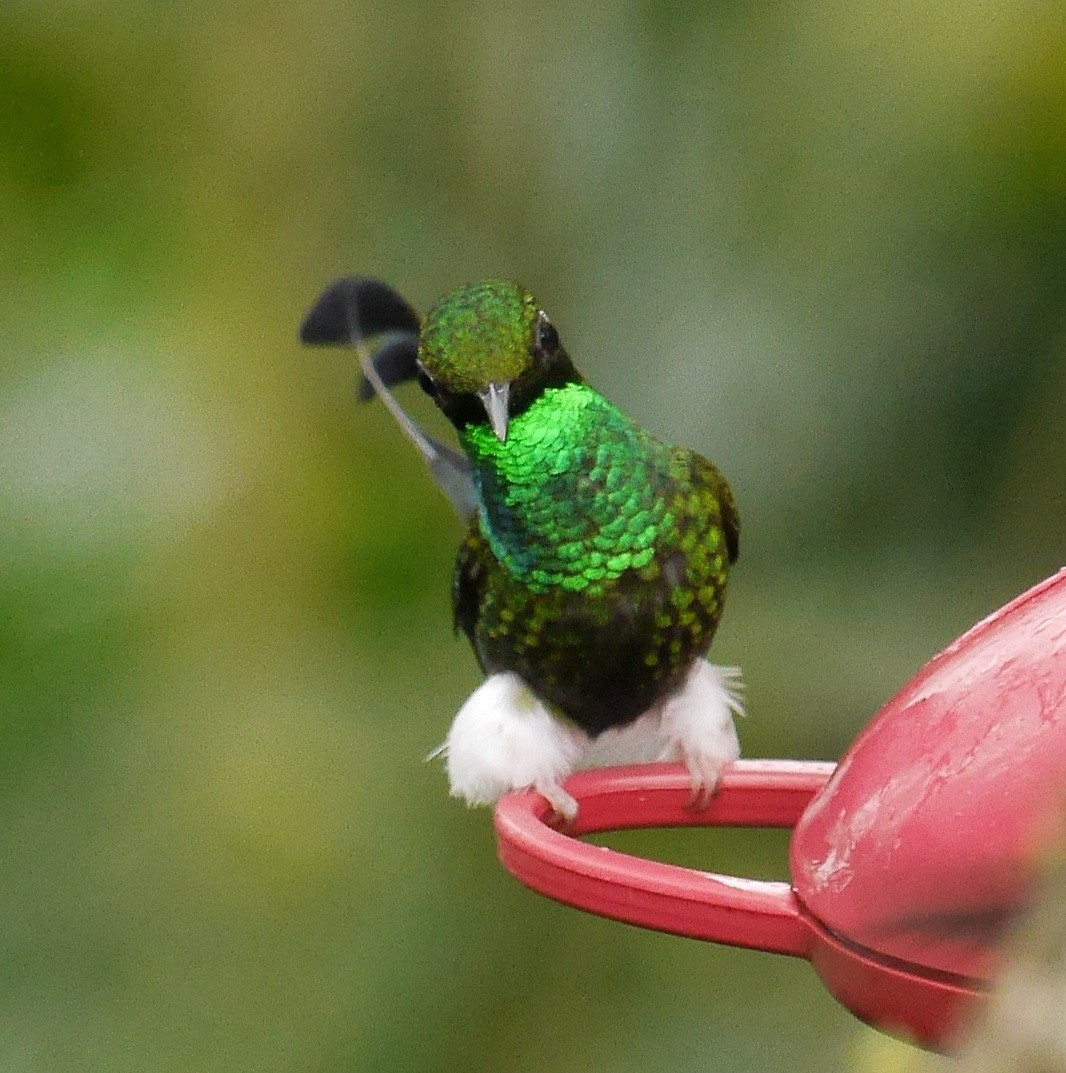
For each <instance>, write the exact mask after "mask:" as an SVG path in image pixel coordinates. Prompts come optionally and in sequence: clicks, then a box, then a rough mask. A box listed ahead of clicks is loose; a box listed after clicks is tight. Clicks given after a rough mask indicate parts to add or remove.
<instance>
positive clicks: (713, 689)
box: [660, 659, 744, 807]
mask: <svg viewBox="0 0 1066 1073" xmlns="http://www.w3.org/2000/svg"><path fill="white" fill-rule="evenodd" d="M742 688H743V686H742V683H741V681H740V669H739V668H738V667H717V666H715V665H714V664H713V663H708V662H707V660H705V659H698V660H696V662H695V663H694V664H693V665H692V669H691V670H690V671H689V674H688V678H687V679H686V680H685V684H684V685H683V686H682V687H681V688H680V689H679V690H678V691H677V692H676V693H675V694H673V696H671V697H667V699H666V700H665V701H663V703H662V709H661V715H660V727H661V730H662V732H663V734H664V735H665V736H666V738H667V739H668V741H669V745H668V746H667V748H666V751H665V752H664V753H663V757H662V758H663V759H664V760H666V759H675V758H677V757H680V758H681V759H682V760H683V761H684V762H685V766H686V767H687V768H688V770H689V773H690V774H691V776H692V796H693V803H694V804H696V805H697V806H699V807H706V805H707V804H708V803H709V801H710V797H711V794H713V793H714V789H715V787H716V786H717V785H718V779H719V778H720V777H721V774H722V768H723V767H725V765H726V764H728V763H730V761H733V760H736V759H737V758H738V757H739V756H740V741H739V740H738V738H737V729H736V727H735V726H734V725H733V715H734V713H735V714H737V715H743V714H744V705H743V702H742V701H741V699H740V692H741V689H742Z"/></svg>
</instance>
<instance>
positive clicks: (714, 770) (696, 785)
mask: <svg viewBox="0 0 1066 1073" xmlns="http://www.w3.org/2000/svg"><path fill="white" fill-rule="evenodd" d="M722 766H723V765H722V761H721V760H720V759H719V758H717V757H708V756H703V757H698V756H691V755H686V756H685V767H687V768H688V773H689V778H690V780H691V784H692V794H691V796H690V797H689V799H688V804H687V805H686V808H688V809H690V810H691V811H692V812H706V811H707V809H709V808H710V807H711V801H712V800H713V799H714V795H715V792H716V791H717V790H718V784H719V782H720V781H721V779H722Z"/></svg>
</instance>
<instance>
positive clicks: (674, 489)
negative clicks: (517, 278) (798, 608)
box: [301, 277, 743, 819]
mask: <svg viewBox="0 0 1066 1073" xmlns="http://www.w3.org/2000/svg"><path fill="white" fill-rule="evenodd" d="M301 339H302V340H303V342H305V343H309V344H336V343H349V344H354V345H356V346H357V347H358V348H359V349H360V352H361V360H362V369H363V381H362V385H361V396H362V397H363V398H364V399H369V398H373V397H374V396H375V395H377V396H379V397H380V398H381V399H382V401H383V402H384V403H385V404H386V405H387V406H388V407H389V409H390V410H391V411H392V413H393V415H394V417H395V418H396V420H397V421H398V422H399V424H400V425H401V427H402V428H403V430H404V432H405V433H406V434H407V436H408V437H409V438H410V439H411V440H412V442H413V443H414V444H415V445H416V446H417V447H418V449H419V450H420V452H421V453H422V455H423V457H424V459H425V461H426V462H427V464H428V465H429V468H430V470H431V472H432V474H433V476H434V477H435V479H436V481H437V483H438V484H439V485H440V487H441V488H442V489H443V490H444V492H445V493H446V494H447V495H448V497H449V498H450V499H451V501H452V503H453V504H454V506H455V508H456V510H457V511H458V513H459V514H460V515H461V516H462V517H463V518H464V519H466V520H467V521H468V523H469V528H468V531H467V533H466V537H465V539H464V540H463V542H462V544H461V546H460V548H459V555H458V560H457V562H456V567H455V574H454V580H453V586H452V604H453V609H454V617H455V627H456V629H457V630H462V632H463V633H465V634H466V636H467V637H468V638H469V640H470V643H471V645H472V646H473V649H474V653H475V655H476V656H477V659H478V662H479V663H480V665H481V667H482V669H483V670H484V672H485V674H486V675H487V677H486V680H485V681H484V683H483V684H482V685H481V686H480V687H479V688H478V689H477V690H475V692H474V693H473V694H472V695H471V696H470V697H469V698H468V700H467V701H466V702H465V703H464V704H463V706H462V707H461V709H460V710H459V713H458V714H457V715H456V717H455V720H454V722H453V723H452V726H451V729H450V731H449V733H448V736H447V739H446V741H445V742H444V744H443V745H442V746H441V747H440V749H439V750H437V752H439V753H443V754H444V755H445V756H446V759H447V768H448V775H449V779H450V783H451V790H452V793H453V795H455V796H458V797H462V798H464V799H465V800H466V801H467V802H468V803H470V804H491V803H494V802H495V801H496V800H498V799H499V798H500V797H501V796H502V795H503V794H505V793H507V792H508V791H510V790H513V789H517V788H520V787H527V786H532V787H535V788H536V789H537V790H539V791H540V792H541V793H542V794H543V795H544V796H545V797H546V798H547V799H548V801H549V802H550V803H551V805H552V806H553V807H554V808H555V810H556V812H558V813H559V814H560V815H561V816H563V817H566V818H569V819H573V817H574V816H575V815H576V813H577V803H576V801H575V800H574V798H573V797H571V796H570V795H569V794H568V793H567V792H566V790H565V789H564V787H563V781H564V780H565V779H566V777H567V776H568V775H569V774H570V773H571V772H572V771H573V770H574V769H575V768H576V767H578V766H582V765H584V766H591V765H593V764H597V763H603V762H608V761H614V760H635V759H654V758H656V757H658V758H660V759H676V758H680V759H681V760H683V761H684V762H685V764H686V765H687V767H688V770H689V773H690V775H691V779H692V784H693V794H694V800H695V801H702V802H706V800H707V799H709V795H710V794H711V793H712V792H713V790H714V788H715V786H716V784H717V782H718V779H719V776H720V774H721V771H722V768H723V766H724V765H725V764H726V763H728V762H729V761H731V760H735V759H736V758H737V757H738V756H739V755H740V748H739V743H738V740H737V735H736V729H735V727H734V722H733V714H734V713H737V714H742V713H743V708H742V704H741V701H740V696H739V691H740V680H739V671H738V670H737V669H736V668H726V667H718V666H715V665H713V664H711V663H709V662H708V661H707V660H706V659H705V658H704V657H705V655H706V653H707V650H708V648H709V646H710V644H711V640H712V638H713V637H714V633H715V629H716V628H717V626H718V622H719V619H720V617H721V614H722V605H723V601H724V598H725V591H726V579H727V575H728V571H729V567H730V566H731V565H732V564H733V563H734V562H735V561H736V558H737V551H738V540H739V535H740V521H739V517H738V514H737V508H736V503H735V501H734V499H733V494H732V492H731V491H730V488H729V485H728V484H727V483H726V481H725V478H724V477H723V476H722V474H721V473H720V472H719V471H718V469H717V468H716V467H715V466H714V465H713V463H711V462H709V461H708V460H707V459H706V458H703V457H702V456H701V455H699V454H696V453H695V452H694V451H690V450H687V449H685V448H683V447H672V446H668V445H667V444H664V443H662V442H660V441H659V440H658V439H656V438H655V437H654V436H652V435H651V434H649V433H648V432H646V431H644V430H643V429H642V428H640V427H639V426H638V425H637V424H635V423H634V422H633V421H632V420H631V419H630V418H629V417H627V416H626V414H624V413H623V412H622V411H621V410H620V409H619V408H618V407H617V406H615V405H614V404H613V403H611V402H610V401H608V399H607V398H605V397H604V396H603V395H601V394H600V393H599V392H598V391H597V390H596V389H595V388H594V387H592V386H591V385H590V384H589V383H588V382H587V381H586V380H585V378H584V377H583V376H582V375H581V374H580V373H579V372H578V371H577V370H576V369H575V367H574V365H573V363H572V362H571V360H570V357H569V355H568V354H567V352H566V349H565V348H564V347H563V345H562V343H561V341H560V339H559V333H558V332H557V330H556V328H555V327H554V325H553V324H552V323H551V321H550V320H549V319H548V316H547V315H546V313H545V312H544V310H543V309H542V308H541V306H540V304H539V303H538V302H537V300H536V299H535V298H534V297H533V296H532V295H531V294H530V293H529V292H528V291H527V290H525V289H524V288H523V287H521V286H519V285H517V284H515V283H510V282H506V281H503V280H486V281H484V282H481V283H476V284H473V285H470V286H466V287H463V288H461V289H459V290H457V291H454V292H453V293H451V294H448V295H447V296H445V297H444V298H443V299H441V300H440V301H439V302H438V303H437V304H436V305H435V306H434V307H433V308H432V309H431V310H430V312H429V313H428V314H427V315H426V316H425V318H420V317H419V316H418V314H417V313H416V312H415V311H414V309H413V308H412V307H411V306H410V305H409V304H408V303H407V302H406V301H405V300H404V299H403V298H402V297H401V296H400V295H399V294H397V293H396V291H394V290H393V289H392V288H391V287H389V286H387V285H386V284H384V283H381V282H380V281H377V280H370V279H362V278H355V277H352V278H346V279H342V280H339V281H337V282H336V283H334V284H333V285H332V286H330V287H329V288H328V289H327V290H326V291H325V292H324V293H323V294H322V296H321V297H320V298H319V300H318V301H317V303H316V304H315V305H314V307H313V308H312V310H311V312H310V313H309V314H308V316H307V318H306V320H305V321H304V324H303V327H302V330H301ZM408 380H417V381H418V382H419V384H420V385H421V387H422V389H423V390H424V391H425V392H426V393H427V394H428V395H429V396H431V397H432V399H433V401H434V402H435V403H436V405H437V407H438V408H439V409H440V410H441V411H442V412H443V413H444V415H445V416H446V417H447V418H448V420H449V421H450V422H451V424H452V425H453V426H454V427H455V430H456V433H457V435H458V440H459V445H460V447H461V448H462V452H461V453H460V452H458V451H456V450H454V449H453V448H451V447H448V446H447V445H445V444H442V443H440V442H438V441H436V440H434V439H432V438H431V437H429V436H427V435H426V434H425V432H423V430H422V429H421V428H419V426H418V425H417V424H416V423H415V422H414V421H413V420H412V419H411V418H410V416H409V415H408V414H407V413H406V411H405V410H404V409H403V408H402V407H401V406H400V405H399V403H398V402H397V400H396V398H395V396H394V395H393V393H392V391H391V390H390V389H391V387H393V386H395V385H397V384H400V383H403V382H405V381H408Z"/></svg>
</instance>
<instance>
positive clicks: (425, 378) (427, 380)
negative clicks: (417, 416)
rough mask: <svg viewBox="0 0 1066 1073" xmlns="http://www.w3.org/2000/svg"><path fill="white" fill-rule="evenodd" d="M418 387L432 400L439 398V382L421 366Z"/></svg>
mask: <svg viewBox="0 0 1066 1073" xmlns="http://www.w3.org/2000/svg"><path fill="white" fill-rule="evenodd" d="M418 386H419V387H420V388H421V389H422V390H423V391H424V392H425V393H426V394H427V395H428V396H429V397H430V398H431V399H435V398H436V397H437V392H438V390H439V389H438V387H437V381H436V380H434V379H433V377H432V376H430V375H429V373H427V372H426V370H425V369H423V368H422V366H421V365H419V367H418Z"/></svg>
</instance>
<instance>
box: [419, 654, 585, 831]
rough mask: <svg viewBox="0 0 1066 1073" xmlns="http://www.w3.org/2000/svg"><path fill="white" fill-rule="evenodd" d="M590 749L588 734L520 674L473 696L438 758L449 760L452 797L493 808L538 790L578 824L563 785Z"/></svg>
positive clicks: (500, 677)
mask: <svg viewBox="0 0 1066 1073" xmlns="http://www.w3.org/2000/svg"><path fill="white" fill-rule="evenodd" d="M587 745H588V737H587V735H585V734H584V733H583V732H582V731H581V730H579V729H578V728H576V727H570V726H566V725H565V724H563V723H561V722H560V721H559V720H557V719H555V718H554V717H553V716H552V714H551V712H550V711H549V710H548V709H547V707H545V705H544V704H543V703H542V702H541V700H540V699H539V698H538V697H537V696H536V694H534V692H533V691H532V690H531V689H530V688H529V686H527V685H526V683H525V682H523V681H522V679H521V678H519V677H518V675H517V674H513V673H511V672H506V673H501V674H494V675H492V676H491V677H489V678H487V679H486V680H485V681H484V682H483V683H482V684H481V685H480V686H479V687H478V688H477V689H476V690H474V692H473V693H471V695H470V697H469V698H468V699H467V701H466V703H465V704H464V705H463V706H462V708H460V709H459V714H458V715H457V716H456V717H455V720H454V721H453V723H452V727H451V730H450V731H448V738H447V740H446V741H445V742H444V744H443V745H442V746H441V748H440V749H439V750H438V753H440V752H443V753H444V754H445V756H446V757H447V766H448V779H449V781H450V782H451V792H452V796H453V797H461V798H463V800H464V801H466V803H467V804H469V805H491V804H494V803H495V802H496V801H498V800H499V799H500V798H501V797H503V795H504V794H506V793H508V792H509V791H511V790H517V789H520V788H522V787H525V786H535V787H536V788H537V789H538V790H539V791H540V792H541V793H542V794H543V795H544V796H545V797H546V798H547V799H548V801H549V802H550V803H551V805H552V806H553V807H554V808H555V810H556V811H557V812H558V813H560V814H561V815H563V816H565V817H566V818H567V819H573V818H574V817H575V816H576V815H577V802H576V801H575V800H574V799H573V798H572V797H571V796H570V795H569V794H568V793H566V791H565V790H563V788H562V785H561V784H562V782H563V780H564V779H565V778H566V777H567V776H568V775H569V774H570V773H571V772H572V771H573V770H574V768H575V767H576V766H577V763H578V761H579V760H580V759H581V755H582V753H583V752H584V751H585V747H586V746H587ZM434 755H436V754H434Z"/></svg>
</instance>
